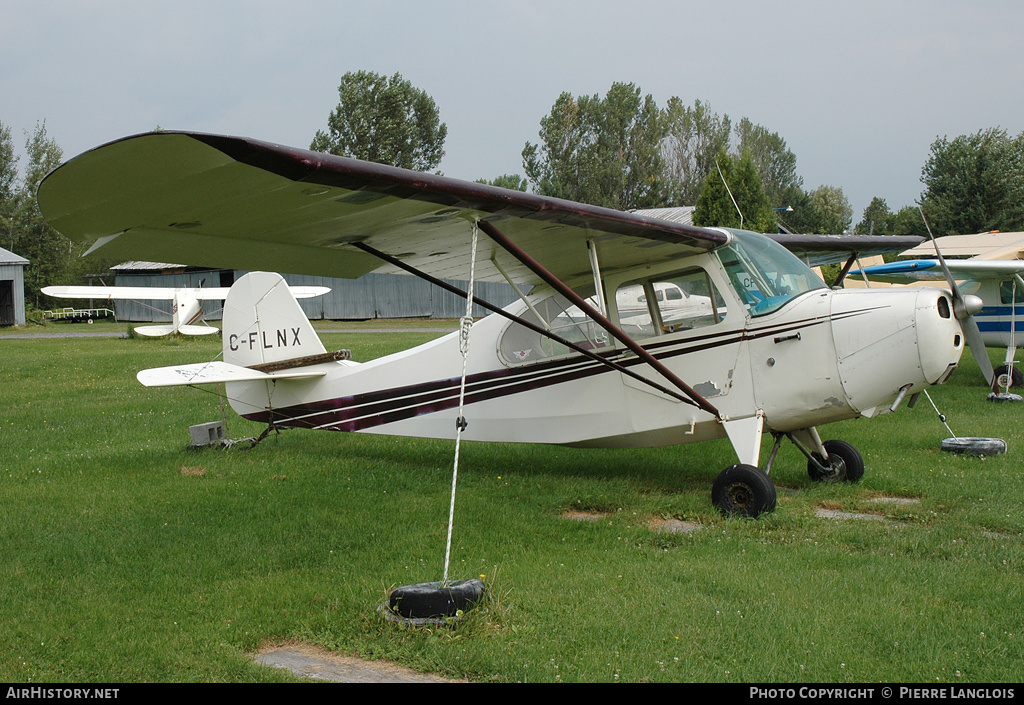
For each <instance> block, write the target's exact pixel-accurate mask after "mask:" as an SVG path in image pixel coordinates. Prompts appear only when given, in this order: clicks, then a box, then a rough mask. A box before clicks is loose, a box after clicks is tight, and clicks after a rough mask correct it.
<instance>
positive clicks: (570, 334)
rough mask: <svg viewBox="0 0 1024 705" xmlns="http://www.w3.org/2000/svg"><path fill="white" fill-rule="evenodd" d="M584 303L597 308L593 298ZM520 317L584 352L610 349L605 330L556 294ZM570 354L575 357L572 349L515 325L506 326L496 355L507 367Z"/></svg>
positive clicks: (536, 302)
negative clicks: (585, 350)
mask: <svg viewBox="0 0 1024 705" xmlns="http://www.w3.org/2000/svg"><path fill="white" fill-rule="evenodd" d="M587 303H588V304H590V305H591V306H593V307H594V308H598V309H599V306H598V305H597V302H596V301H595V300H594V299H593V297H591V298H590V299H588V300H587ZM521 318H523V319H525V320H527V321H529V322H531V323H534V324H537V325H540V326H541V327H543V328H546V329H547V330H549V331H551V332H552V333H554V334H556V335H558V336H559V337H561V338H564V339H565V340H568V341H570V342H572V343H575V344H576V345H579V346H580V347H581V348H584V349H587V350H600V349H602V348H608V347H611V336H609V335H608V333H607V331H605V330H604V328H602V327H601V326H599V325H597V324H596V323H594V322H593V321H592V320H590V318H588V317H587V315H586V314H584V313H583V311H581V310H580V309H579V308H577V307H576V306H573V305H572V304H571V303H569V301H568V299H566V298H565V297H563V296H560V295H553V296H549V297H547V298H546V299H541V300H540V301H535V302H534V303H533V310H529V309H528V310H527V311H525V312H524V313H523V314H522V316H521ZM570 353H571V354H574V355H576V354H578V353H577V352H576V351H575V350H573V349H572V348H569V347H568V346H566V345H563V344H562V343H559V342H557V341H554V340H552V339H551V338H549V337H547V336H544V335H541V334H540V333H537V332H535V331H533V330H530V329H529V328H527V327H526V326H523V325H520V324H519V323H513V324H511V325H510V326H508V328H506V329H505V332H504V333H502V335H501V340H500V341H499V343H498V355H499V356H500V357H501V359H502V361H504V362H505V363H506V364H510V365H521V364H526V363H529V362H539V361H541V360H547V359H550V358H553V357H560V356H562V355H568V354H570Z"/></svg>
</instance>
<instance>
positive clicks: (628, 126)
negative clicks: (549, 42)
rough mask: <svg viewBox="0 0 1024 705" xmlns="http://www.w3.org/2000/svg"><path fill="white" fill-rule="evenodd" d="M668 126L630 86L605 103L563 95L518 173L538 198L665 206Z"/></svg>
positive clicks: (615, 90)
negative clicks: (522, 172) (663, 148)
mask: <svg viewBox="0 0 1024 705" xmlns="http://www.w3.org/2000/svg"><path fill="white" fill-rule="evenodd" d="M664 135H665V123H664V121H663V120H662V115H661V111H660V110H659V109H658V107H657V105H656V104H655V102H654V99H653V98H652V97H651V96H650V95H648V96H646V97H641V95H640V89H639V88H638V87H636V86H634V85H633V84H632V83H628V84H627V83H615V84H612V87H611V89H609V91H608V93H607V94H606V95H605V97H604V98H601V97H600V96H598V95H593V96H582V97H580V98H575V97H574V96H572V95H571V94H569V93H562V94H561V95H560V96H559V97H558V100H556V101H555V104H554V106H552V108H551V112H550V113H549V114H548V115H546V116H545V117H543V118H541V121H540V138H541V142H540V144H539V145H535V144H530V143H529V142H527V143H526V146H525V147H524V148H523V153H522V156H523V168H524V170H525V171H526V177H527V179H529V181H530V183H531V184H532V185H533V188H534V190H535V191H537V192H538V193H540V194H542V195H545V196H554V197H557V198H567V199H570V200H573V201H580V202H582V203H589V204H592V205H597V206H605V207H608V208H618V209H622V210H628V209H631V208H652V207H655V206H659V205H663V204H664V188H665V183H664V177H663V171H664V169H663V167H664V162H663V160H662V157H661V151H660V144H661V140H662V138H663V137H664Z"/></svg>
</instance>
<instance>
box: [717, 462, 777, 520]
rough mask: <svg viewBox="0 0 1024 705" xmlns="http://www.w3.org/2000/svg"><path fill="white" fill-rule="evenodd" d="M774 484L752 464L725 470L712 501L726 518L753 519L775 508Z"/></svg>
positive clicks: (718, 481) (734, 466)
mask: <svg viewBox="0 0 1024 705" xmlns="http://www.w3.org/2000/svg"><path fill="white" fill-rule="evenodd" d="M775 499H776V497H775V484H774V483H773V482H772V481H771V480H770V479H769V477H768V475H767V474H765V473H764V472H763V471H761V470H760V469H758V468H755V467H754V466H753V465H742V464H741V465H733V466H731V467H728V468H726V469H725V470H723V471H722V473H721V474H720V475H719V476H718V478H717V479H716V480H715V484H714V485H713V486H712V488H711V501H712V502H713V503H714V505H715V506H716V507H718V511H720V512H721V513H722V514H723V515H725V516H737V517H749V518H751V519H753V518H755V517H758V516H760V515H761V514H764V513H765V512H771V511H773V510H774V509H775Z"/></svg>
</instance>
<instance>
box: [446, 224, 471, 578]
mask: <svg viewBox="0 0 1024 705" xmlns="http://www.w3.org/2000/svg"><path fill="white" fill-rule="evenodd" d="M477 232H478V230H477V226H476V223H473V245H472V249H471V250H470V253H469V288H468V289H467V291H466V315H465V316H463V317H462V318H460V319H459V352H461V353H462V382H461V384H460V385H459V416H458V418H457V419H456V420H455V463H454V465H453V467H452V499H451V505H450V507H449V509H448V541H447V543H446V545H445V549H444V578H443V579H442V581H441V584H442V585H447V584H448V562H449V559H450V557H451V552H452V526H453V525H454V523H455V485H456V483H457V482H458V477H459V447H460V445H461V443H462V432H463V431H464V430H465V429H466V426H468V425H469V424H468V423H467V421H466V417H465V416H463V414H462V411H463V406H464V404H465V401H466V361H467V359H468V357H469V331H470V329H471V328H472V327H473V283H474V281H475V280H476V241H477Z"/></svg>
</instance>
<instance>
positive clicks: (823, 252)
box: [633, 208, 924, 267]
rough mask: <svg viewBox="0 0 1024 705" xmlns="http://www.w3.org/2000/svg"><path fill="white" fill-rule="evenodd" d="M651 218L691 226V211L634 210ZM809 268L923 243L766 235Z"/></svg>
mask: <svg viewBox="0 0 1024 705" xmlns="http://www.w3.org/2000/svg"><path fill="white" fill-rule="evenodd" d="M633 212H634V213H636V214H638V215H644V216H648V217H650V218H661V219H663V220H670V221H673V222H679V223H691V222H692V221H691V217H692V209H690V208H649V209H645V210H636V211H633ZM765 235H766V237H770V238H771V239H773V240H775V242H777V243H779V244H780V245H782V246H783V247H785V248H786V249H788V250H789V251H790V252H792V253H793V254H795V255H796V256H797V257H799V258H800V259H802V260H803V261H804V262H805V263H806V264H807V265H808V266H809V267H820V266H821V265H823V264H834V263H836V262H842V261H845V260H847V259H849V258H850V257H854V258H857V257H875V256H877V255H886V254H890V253H893V252H903V251H904V250H906V249H908V248H911V247H915V246H917V245H919V244H921V243H922V242H924V238H923V237H918V236H916V235H909V236H904V235H817V234H804V235H801V234H796V233H766V234H765Z"/></svg>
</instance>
